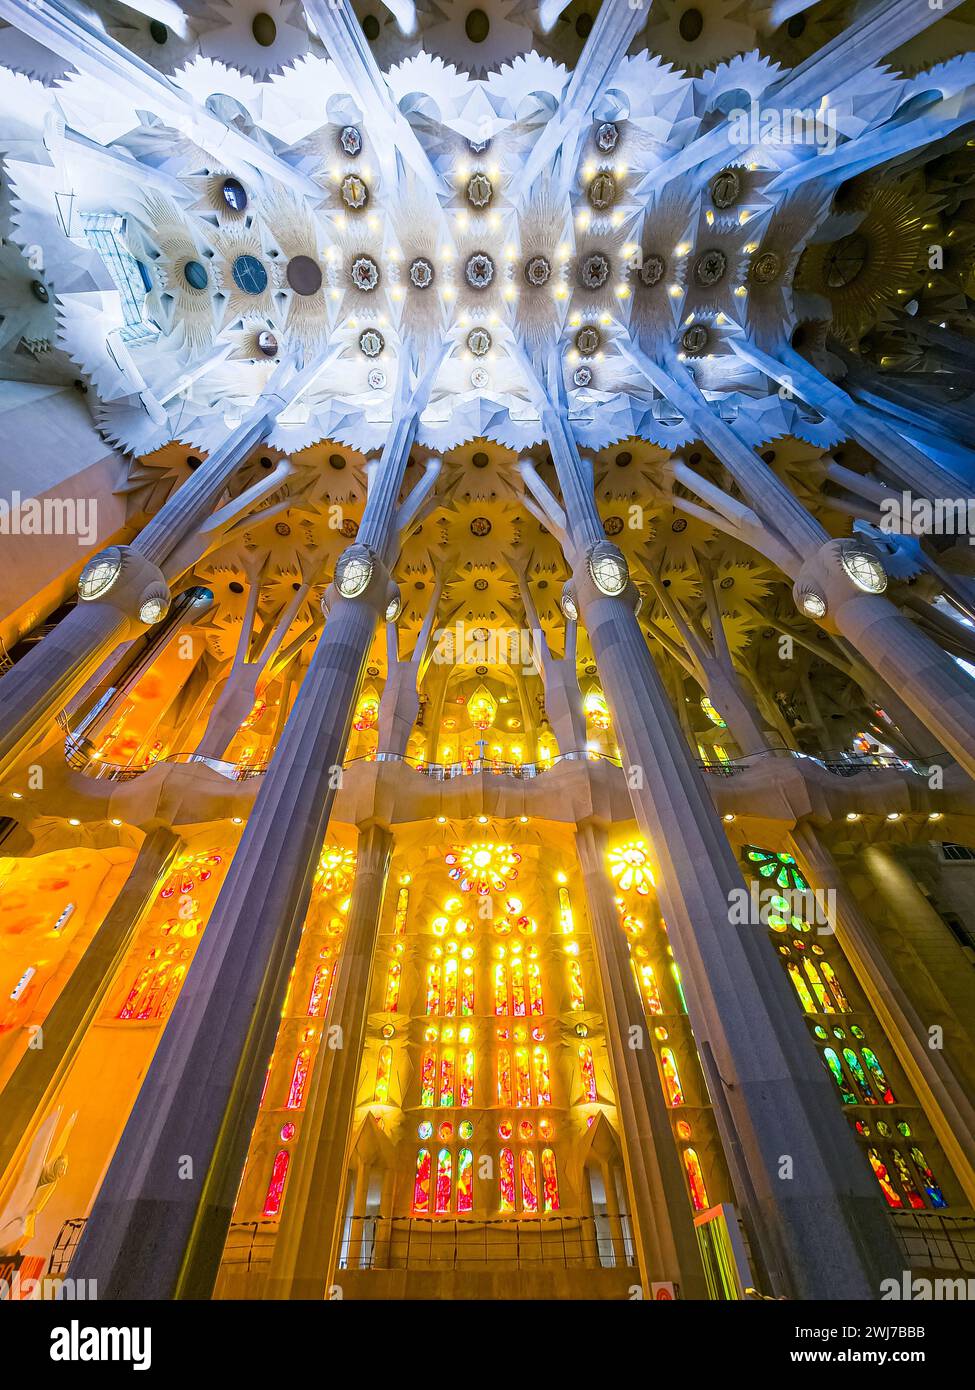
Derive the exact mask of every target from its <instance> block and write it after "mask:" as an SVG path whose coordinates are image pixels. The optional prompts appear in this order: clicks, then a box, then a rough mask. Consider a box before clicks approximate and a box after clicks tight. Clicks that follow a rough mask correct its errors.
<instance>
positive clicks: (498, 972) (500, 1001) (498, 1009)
mask: <svg viewBox="0 0 975 1390" xmlns="http://www.w3.org/2000/svg"><path fill="white" fill-rule="evenodd" d="M494 1012H495V1013H496V1014H506V1013H507V1012H508V969H507V966H506V965H505V963H504V961H502V960H499V961H495V963H494Z"/></svg>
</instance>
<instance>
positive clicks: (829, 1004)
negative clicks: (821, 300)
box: [802, 956, 836, 1014]
mask: <svg viewBox="0 0 975 1390" xmlns="http://www.w3.org/2000/svg"><path fill="white" fill-rule="evenodd" d="M802 968H803V970H804V971H805V972H806V979H807V980H808V981H809V983H810V984H811V985H812V987H813V994H815V996H816V999H817V1002H818V1003H819V1009H820V1012H821V1013H824V1014H835V1013H836V1010H835V1009H834V1008H833V1001H832V999H831V998H830V997H829V994H828V992H827V989H826V986H825V985H824V984H823V982H822V980H821V979H820V978H819V971H818V970H817V969H816V967H815V965H813V963H812V961H811V960H810V959H809V957H808V956H806V957H805V959H804V960H803V962H802Z"/></svg>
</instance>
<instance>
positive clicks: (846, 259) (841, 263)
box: [823, 232, 870, 290]
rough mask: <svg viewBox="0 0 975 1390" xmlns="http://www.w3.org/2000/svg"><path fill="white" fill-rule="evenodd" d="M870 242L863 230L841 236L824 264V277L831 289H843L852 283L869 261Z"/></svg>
mask: <svg viewBox="0 0 975 1390" xmlns="http://www.w3.org/2000/svg"><path fill="white" fill-rule="evenodd" d="M869 253H870V243H869V242H868V241H867V238H866V237H865V236H864V235H863V233H862V232H851V233H850V234H849V236H844V237H840V239H839V241H837V242H834V243H833V245H832V246H831V247H830V248H829V251H828V252H827V253H826V260H825V262H824V264H823V279H824V281H825V283H826V285H827V287H828V288H829V289H831V290H841V289H844V288H845V287H846V286H847V285H851V284H852V283H853V281H854V280H855V279H856V278H857V276H858V275H859V274H860V272H861V270H862V269H863V267H864V266H865V265H866V263H867V257H868V255H869Z"/></svg>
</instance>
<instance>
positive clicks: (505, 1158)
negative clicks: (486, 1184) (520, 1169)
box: [498, 1149, 515, 1212]
mask: <svg viewBox="0 0 975 1390" xmlns="http://www.w3.org/2000/svg"><path fill="white" fill-rule="evenodd" d="M498 1186H499V1188H500V1194H501V1201H500V1209H501V1211H503V1212H509V1211H514V1209H515V1156H514V1154H513V1153H512V1152H511V1150H510V1149H502V1150H501V1152H500V1154H499V1155H498Z"/></svg>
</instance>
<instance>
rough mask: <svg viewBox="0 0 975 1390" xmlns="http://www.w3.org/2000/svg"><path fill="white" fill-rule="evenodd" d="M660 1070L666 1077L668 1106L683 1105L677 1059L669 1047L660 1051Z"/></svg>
mask: <svg viewBox="0 0 975 1390" xmlns="http://www.w3.org/2000/svg"><path fill="white" fill-rule="evenodd" d="M660 1070H661V1071H662V1072H663V1077H664V1095H665V1096H666V1097H667V1104H668V1105H683V1104H684V1092H683V1089H682V1087H681V1084H680V1073H679V1072H678V1070H677V1059H676V1058H675V1056H674V1054H673V1052H672V1050H671V1049H670V1048H669V1047H662V1048H661V1049H660Z"/></svg>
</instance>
